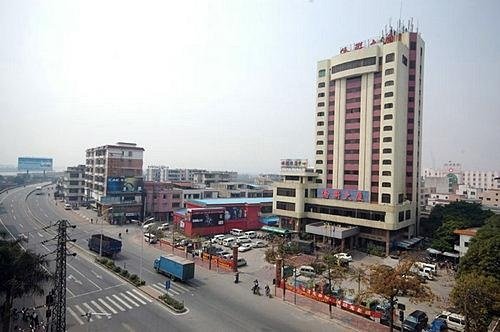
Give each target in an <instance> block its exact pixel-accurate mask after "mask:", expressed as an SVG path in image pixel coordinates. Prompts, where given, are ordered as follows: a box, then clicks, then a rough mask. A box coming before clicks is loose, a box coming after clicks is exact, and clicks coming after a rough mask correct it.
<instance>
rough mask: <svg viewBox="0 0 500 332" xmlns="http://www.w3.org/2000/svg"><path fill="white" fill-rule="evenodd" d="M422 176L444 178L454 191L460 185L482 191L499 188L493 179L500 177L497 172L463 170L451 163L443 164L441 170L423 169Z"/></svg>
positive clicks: (499, 185) (499, 184) (499, 173)
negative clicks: (446, 178)
mask: <svg viewBox="0 0 500 332" xmlns="http://www.w3.org/2000/svg"><path fill="white" fill-rule="evenodd" d="M424 176H425V177H444V176H446V177H448V180H449V182H450V188H453V190H456V189H457V187H456V186H457V185H460V184H464V185H466V186H469V187H471V188H477V189H482V190H487V189H495V188H497V189H499V188H500V183H498V182H496V181H495V178H498V177H500V172H499V171H480V170H463V169H462V165H461V164H459V163H456V162H451V161H449V162H447V163H445V164H444V165H443V167H442V168H426V169H424Z"/></svg>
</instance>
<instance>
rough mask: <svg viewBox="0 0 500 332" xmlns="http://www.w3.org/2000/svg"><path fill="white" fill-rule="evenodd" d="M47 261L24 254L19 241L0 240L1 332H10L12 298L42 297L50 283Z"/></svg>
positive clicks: (31, 254)
mask: <svg viewBox="0 0 500 332" xmlns="http://www.w3.org/2000/svg"><path fill="white" fill-rule="evenodd" d="M46 266H48V263H47V261H46V260H45V259H44V258H43V257H42V256H41V255H38V254H35V253H33V252H31V251H29V250H28V251H25V250H24V249H22V248H21V246H20V244H19V241H5V240H0V294H1V295H2V297H3V299H4V301H3V303H2V306H1V317H2V322H3V331H4V332H8V331H10V314H11V312H12V304H13V301H14V299H15V298H20V297H23V296H25V295H28V294H38V295H43V293H44V289H43V286H44V284H45V283H46V282H48V281H49V280H51V275H50V274H49V273H48V272H47V270H46V269H44V268H46Z"/></svg>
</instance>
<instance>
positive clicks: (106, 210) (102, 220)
mask: <svg viewBox="0 0 500 332" xmlns="http://www.w3.org/2000/svg"><path fill="white" fill-rule="evenodd" d="M110 210H113V207H112V206H111V207H109V208H107V209H104V210H103V211H102V212H103V214H104V212H108V211H110ZM103 224H104V219H101V242H100V243H99V256H101V257H102V228H103Z"/></svg>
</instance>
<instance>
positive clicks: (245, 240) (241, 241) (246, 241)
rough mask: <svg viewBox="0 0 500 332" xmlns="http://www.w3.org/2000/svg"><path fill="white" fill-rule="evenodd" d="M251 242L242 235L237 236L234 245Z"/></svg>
mask: <svg viewBox="0 0 500 332" xmlns="http://www.w3.org/2000/svg"><path fill="white" fill-rule="evenodd" d="M250 242H252V240H250V238H249V237H248V236H246V235H243V236H238V238H237V239H236V243H238V244H240V243H250Z"/></svg>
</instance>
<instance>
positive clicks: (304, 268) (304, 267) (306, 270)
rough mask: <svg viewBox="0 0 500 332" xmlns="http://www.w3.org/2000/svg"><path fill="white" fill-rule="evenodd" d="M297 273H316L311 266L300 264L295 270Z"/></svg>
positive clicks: (308, 275) (305, 274) (310, 274)
mask: <svg viewBox="0 0 500 332" xmlns="http://www.w3.org/2000/svg"><path fill="white" fill-rule="evenodd" d="M297 274H300V275H302V276H306V277H314V276H315V275H316V272H315V271H314V268H313V267H312V266H309V265H302V266H301V267H299V269H298V270H297Z"/></svg>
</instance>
